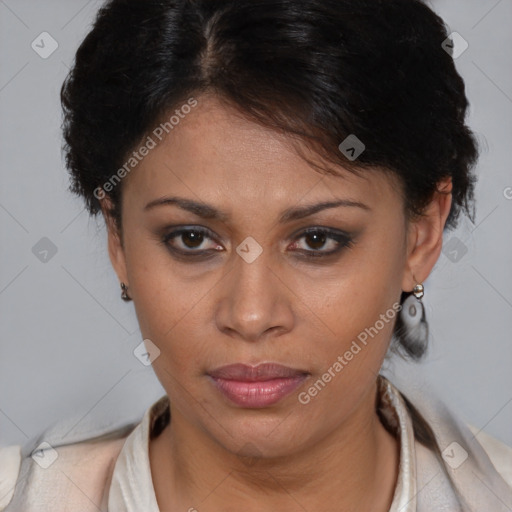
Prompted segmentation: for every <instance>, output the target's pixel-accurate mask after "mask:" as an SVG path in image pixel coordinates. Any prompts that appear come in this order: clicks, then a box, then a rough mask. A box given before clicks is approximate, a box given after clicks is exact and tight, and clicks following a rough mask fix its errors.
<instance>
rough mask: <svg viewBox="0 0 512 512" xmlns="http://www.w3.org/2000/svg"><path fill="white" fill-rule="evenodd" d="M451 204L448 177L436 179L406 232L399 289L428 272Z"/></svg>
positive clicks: (419, 280) (438, 250)
mask: <svg viewBox="0 0 512 512" xmlns="http://www.w3.org/2000/svg"><path fill="white" fill-rule="evenodd" d="M451 205H452V179H451V177H449V178H445V179H443V180H442V181H440V182H439V183H438V186H437V191H436V192H434V195H433V197H432V200H431V201H430V203H429V204H428V206H427V207H426V208H425V211H424V214H423V215H422V216H420V217H419V218H417V219H414V220H411V221H410V223H409V227H408V233H407V237H408V238H407V261H406V267H405V269H404V275H403V281H402V290H403V291H411V290H412V289H413V288H414V285H416V284H418V283H423V282H424V281H425V280H426V279H427V277H428V276H429V274H430V272H431V271H432V268H433V267H434V265H435V263H436V261H437V260H438V259H439V255H440V254H441V249H442V247H443V229H444V226H445V223H446V219H447V218H448V214H449V213H450V208H451Z"/></svg>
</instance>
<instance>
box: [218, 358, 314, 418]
mask: <svg viewBox="0 0 512 512" xmlns="http://www.w3.org/2000/svg"><path fill="white" fill-rule="evenodd" d="M208 375H209V376H210V378H211V380H212V382H213V383H214V384H215V387H216V388H217V389H218V390H219V391H220V392H221V393H222V394H223V395H224V396H225V397H226V398H227V399H228V400H229V401H230V402H231V403H235V404H236V405H238V406H240V407H249V408H262V407H267V406H270V405H273V404H275V403H277V402H278V401H279V400H281V399H282V398H284V397H285V396H286V395H289V394H290V393H291V392H292V391H294V390H295V389H296V388H297V387H298V386H300V385H301V384H302V383H303V382H304V380H305V379H306V378H307V377H308V375H309V373H308V372H306V371H304V370H299V369H295V368H290V367H288V366H283V365H281V364H277V363H263V364H259V365H257V366H248V365H245V364H231V365H228V366H222V367H220V368H217V369H215V370H213V371H211V372H208Z"/></svg>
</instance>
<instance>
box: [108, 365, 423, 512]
mask: <svg viewBox="0 0 512 512" xmlns="http://www.w3.org/2000/svg"><path fill="white" fill-rule="evenodd" d="M377 390H378V393H377V408H378V410H379V413H380V417H381V420H382V421H383V422H384V423H385V424H386V426H387V427H388V428H389V429H390V430H391V431H392V432H394V434H395V436H396V437H397V439H398V440H399V443H400V463H399V470H398V472H399V473H398V479H397V484H396V487H395V493H394V496H393V502H392V504H391V508H390V509H389V512H415V511H416V457H415V449H414V430H413V426H412V421H411V418H410V416H409V414H408V412H407V408H406V406H405V403H404V401H403V399H402V397H401V395H400V392H399V391H398V390H397V389H396V388H395V387H394V386H393V384H391V382H389V381H388V380H387V379H386V378H385V377H384V376H382V375H379V378H378V380H377ZM168 421H169V398H168V396H167V395H164V396H162V397H161V398H160V399H159V400H158V401H156V402H155V403H154V404H153V405H152V406H151V407H149V408H148V409H147V410H146V412H145V413H144V416H143V418H142V421H141V422H140V423H139V425H137V427H136V428H135V429H134V430H133V431H132V432H131V434H130V435H129V436H128V437H127V438H126V441H125V443H124V445H123V448H122V450H121V452H120V453H119V456H118V458H117V461H116V464H115V467H114V472H113V474H112V480H111V483H110V489H109V494H108V510H109V512H140V511H141V510H144V511H145V512H160V510H159V508H158V504H157V501H156V494H155V489H154V487H153V480H152V477H151V466H150V462H149V441H150V439H152V438H154V437H157V436H158V435H159V434H160V432H161V431H162V430H163V428H165V426H166V424H167V423H168Z"/></svg>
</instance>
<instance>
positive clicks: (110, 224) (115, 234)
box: [99, 194, 129, 285]
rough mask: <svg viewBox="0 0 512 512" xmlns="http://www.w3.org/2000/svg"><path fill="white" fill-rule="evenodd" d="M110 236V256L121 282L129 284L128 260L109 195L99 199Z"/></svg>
mask: <svg viewBox="0 0 512 512" xmlns="http://www.w3.org/2000/svg"><path fill="white" fill-rule="evenodd" d="M99 202H100V205H101V211H102V213H103V218H104V220H105V225H106V227H107V235H108V254H109V257H110V262H111V263H112V266H113V267H114V270H115V272H116V274H117V277H118V279H119V282H122V283H126V285H128V284H129V281H128V276H127V272H126V258H125V252H124V247H123V242H122V236H121V233H120V232H119V228H118V226H117V224H116V222H115V220H114V217H113V216H112V200H111V199H110V197H109V196H108V195H106V194H105V195H104V196H103V197H102V199H99Z"/></svg>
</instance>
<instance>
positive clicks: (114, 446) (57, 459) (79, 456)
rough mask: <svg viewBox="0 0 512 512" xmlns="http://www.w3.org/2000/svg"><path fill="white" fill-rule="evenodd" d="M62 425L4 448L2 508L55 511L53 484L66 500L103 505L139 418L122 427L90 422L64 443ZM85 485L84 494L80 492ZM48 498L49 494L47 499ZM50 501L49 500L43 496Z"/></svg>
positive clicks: (0, 458)
mask: <svg viewBox="0 0 512 512" xmlns="http://www.w3.org/2000/svg"><path fill="white" fill-rule="evenodd" d="M63 423H65V422H59V423H57V424H55V425H53V426H52V427H51V428H49V429H46V430H45V431H44V432H43V433H42V434H41V435H39V436H37V437H36V438H34V439H32V440H30V441H29V442H27V443H26V444H25V445H11V446H6V447H2V448H0V512H2V511H4V510H5V511H6V512H7V511H9V510H10V508H9V507H8V506H9V504H11V505H12V506H13V507H14V508H13V510H20V509H23V510H27V511H29V510H30V511H31V510H47V508H45V506H47V507H48V510H52V508H51V504H52V501H53V500H54V499H55V496H47V493H45V492H44V489H47V488H48V486H52V488H56V489H59V496H60V497H61V498H62V500H63V501H64V500H65V501H66V502H68V503H69V502H73V503H75V502H76V503H77V504H78V502H79V501H80V500H83V499H84V496H87V497H88V501H89V503H85V504H84V506H83V508H82V510H87V507H91V503H93V504H94V506H95V509H97V507H98V506H100V505H101V502H102V499H103V496H104V490H105V488H106V486H107V485H108V484H109V479H110V477H111V474H112V471H113V468H114V464H115V461H116V460H117V456H118V454H119V452H120V451H121V449H122V447H123V445H124V442H125V440H126V438H127V437H128V435H129V434H130V432H132V431H133V429H134V428H135V427H136V426H137V424H138V423H137V422H127V423H123V424H122V425H119V424H117V425H114V424H111V425H102V426H95V427H92V426H90V428H89V429H83V430H82V431H81V432H80V433H77V434H75V435H74V436H73V438H72V440H70V442H63V441H62V432H65V431H66V429H64V430H63V429H62V426H63ZM76 489H80V491H81V492H80V495H79V493H77V492H76ZM45 497H46V498H45ZM45 499H47V501H48V503H46V502H45V503H42V502H41V500H43V501H44V500H45Z"/></svg>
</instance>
